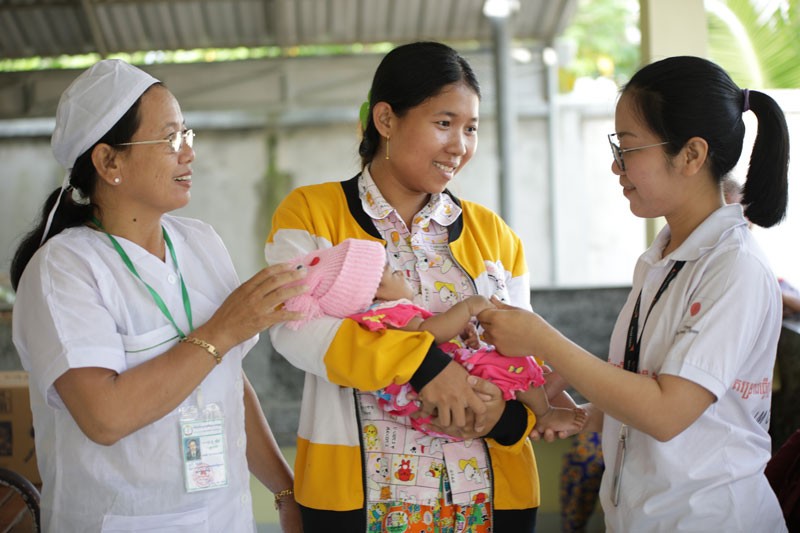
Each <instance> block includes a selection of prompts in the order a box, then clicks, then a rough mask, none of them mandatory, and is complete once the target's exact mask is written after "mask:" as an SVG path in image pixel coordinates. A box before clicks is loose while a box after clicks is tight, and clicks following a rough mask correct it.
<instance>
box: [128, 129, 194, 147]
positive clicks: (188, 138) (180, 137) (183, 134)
mask: <svg viewBox="0 0 800 533" xmlns="http://www.w3.org/2000/svg"><path fill="white" fill-rule="evenodd" d="M161 143H169V145H170V146H171V147H172V151H173V152H176V153H177V152H180V151H181V147H182V146H183V143H186V146H188V147H189V148H191V147H192V145H193V144H194V130H186V131H176V132H175V133H172V134H170V136H169V137H167V138H166V139H159V140H157V141H135V142H129V143H119V144H117V145H116V146H132V145H134V144H161Z"/></svg>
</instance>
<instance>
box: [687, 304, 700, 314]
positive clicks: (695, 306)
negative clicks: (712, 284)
mask: <svg viewBox="0 0 800 533" xmlns="http://www.w3.org/2000/svg"><path fill="white" fill-rule="evenodd" d="M699 312H700V302H695V303H693V304H692V307H690V308H689V313H691V315H692V316H695V315H696V314H697V313H699Z"/></svg>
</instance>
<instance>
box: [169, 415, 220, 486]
mask: <svg viewBox="0 0 800 533" xmlns="http://www.w3.org/2000/svg"><path fill="white" fill-rule="evenodd" d="M198 415H199V416H198ZM180 440H181V442H180V446H181V456H182V457H183V474H184V481H185V487H186V492H198V491H201V490H211V489H218V488H220V487H225V486H227V485H228V469H227V460H226V459H227V458H226V454H227V450H226V449H225V419H224V417H223V416H222V411H221V409H219V407H218V406H217V405H216V404H209V405H208V406H206V408H205V409H203V410H202V411H199V410H198V409H196V408H190V409H187V410H185V411H184V413H183V415H182V416H181V420H180Z"/></svg>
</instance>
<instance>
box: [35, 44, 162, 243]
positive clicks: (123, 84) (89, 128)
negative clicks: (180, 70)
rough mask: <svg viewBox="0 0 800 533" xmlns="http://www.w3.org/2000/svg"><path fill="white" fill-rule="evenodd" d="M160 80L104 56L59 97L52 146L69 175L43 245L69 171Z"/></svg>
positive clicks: (51, 211)
mask: <svg viewBox="0 0 800 533" xmlns="http://www.w3.org/2000/svg"><path fill="white" fill-rule="evenodd" d="M154 83H159V81H158V80H157V79H156V78H154V77H153V76H151V75H150V74H148V73H146V72H145V71H143V70H141V69H138V68H136V67H134V66H133V65H130V64H128V63H126V62H125V61H122V60H120V59H104V60H102V61H98V62H97V63H95V64H94V65H93V66H92V67H90V68H89V69H87V70H86V71H85V72H83V73H82V74H81V75H80V76H78V77H77V78H75V80H74V81H73V82H72V83H71V84H70V85H69V87H67V89H66V90H65V91H64V92H63V93H62V95H61V99H60V100H59V101H58V109H57V110H56V127H55V130H53V137H52V138H51V139H50V146H51V147H52V148H53V155H54V156H55V158H56V161H58V162H59V163H61V166H63V167H64V168H66V169H67V175H66V176H65V177H64V182H63V183H62V184H61V194H59V196H58V198H57V199H56V203H55V204H54V205H53V208H52V209H51V210H50V214H49V215H48V217H47V223H46V224H45V227H44V233H43V234H42V240H41V242H40V246H41V244H42V243H44V241H45V239H46V238H47V234H48V233H49V232H50V226H51V225H52V223H53V216H55V213H56V210H57V209H58V205H59V203H60V202H61V197H62V196H63V195H64V191H65V190H66V189H67V187H69V171H70V170H71V169H72V167H73V165H75V160H76V159H78V157H79V156H80V155H81V154H83V153H84V152H85V151H86V150H88V149H89V148H91V147H92V146H93V145H94V144H95V143H96V142H97V141H99V140H100V139H101V138H102V137H103V135H105V134H106V133H108V131H109V130H110V129H111V128H112V126H114V124H116V123H117V121H119V119H121V118H122V116H123V115H124V114H125V113H127V112H128V110H129V109H130V108H131V106H132V105H133V104H134V103H135V102H136V100H138V99H139V97H140V96H142V94H144V92H145V91H146V90H147V88H148V87H150V86H151V85H153V84H154Z"/></svg>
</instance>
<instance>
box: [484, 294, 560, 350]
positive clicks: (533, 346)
mask: <svg viewBox="0 0 800 533" xmlns="http://www.w3.org/2000/svg"><path fill="white" fill-rule="evenodd" d="M491 301H492V303H493V304H494V305H495V307H496V309H486V310H485V311H483V312H481V313H480V314H479V315H478V320H479V321H480V323H481V326H482V327H483V338H484V340H485V341H486V342H488V343H490V344H493V345H494V346H495V347H496V348H497V350H498V351H499V352H500V353H502V354H504V355H508V356H520V357H521V356H526V355H531V354H536V355H539V354H540V350H537V348H538V346H539V344H540V343H539V341H540V340H541V339H542V338H544V337H546V336H547V334H548V333H549V331H548V330H550V329H552V328H551V327H550V325H549V324H547V322H545V321H544V319H542V317H540V316H539V315H537V314H536V313H533V312H531V311H526V310H525V309H520V308H518V307H512V306H510V305H506V304H504V303H502V302H501V301H500V300H498V299H497V298H495V297H492V300H491Z"/></svg>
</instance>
